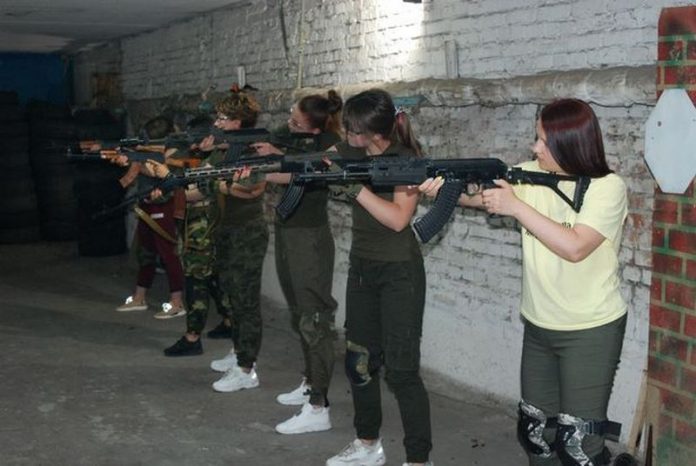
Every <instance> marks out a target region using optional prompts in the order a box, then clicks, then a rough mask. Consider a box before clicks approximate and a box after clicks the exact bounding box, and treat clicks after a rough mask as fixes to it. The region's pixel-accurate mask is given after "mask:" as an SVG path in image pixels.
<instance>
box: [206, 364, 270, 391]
mask: <svg viewBox="0 0 696 466" xmlns="http://www.w3.org/2000/svg"><path fill="white" fill-rule="evenodd" d="M258 386H259V378H258V376H257V375H256V371H255V370H254V369H253V368H252V369H251V370H250V371H249V372H244V371H243V370H242V368H241V367H239V366H234V367H233V368H232V369H230V370H228V371H227V372H225V375H223V376H222V378H221V379H220V380H218V381H217V382H215V383H213V389H214V390H215V391H216V392H223V393H228V392H236V391H239V390H243V389H245V388H256V387H258Z"/></svg>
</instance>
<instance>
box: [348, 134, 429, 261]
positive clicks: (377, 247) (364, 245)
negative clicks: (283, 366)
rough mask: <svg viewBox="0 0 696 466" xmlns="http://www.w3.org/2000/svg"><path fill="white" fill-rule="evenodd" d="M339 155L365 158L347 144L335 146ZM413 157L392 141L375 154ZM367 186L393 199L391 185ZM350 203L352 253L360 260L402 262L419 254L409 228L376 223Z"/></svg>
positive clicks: (390, 199)
mask: <svg viewBox="0 0 696 466" xmlns="http://www.w3.org/2000/svg"><path fill="white" fill-rule="evenodd" d="M336 148H337V149H338V154H339V156H340V157H342V158H346V159H360V158H364V157H365V152H364V151H362V150H358V149H356V148H353V147H350V146H349V145H348V144H347V143H345V142H344V143H340V144H338V145H337V146H336ZM397 155H398V156H402V157H414V156H415V155H416V154H415V152H414V151H413V150H412V149H408V148H406V147H404V146H403V145H401V144H392V145H391V146H389V147H388V148H387V150H386V151H384V153H383V154H381V155H379V156H377V157H388V156H397ZM370 189H371V190H372V192H373V193H375V194H376V195H377V196H379V197H381V198H382V199H385V200H387V201H390V202H391V201H393V200H394V188H393V187H389V186H387V187H375V186H370ZM352 204H353V228H352V231H353V243H352V244H351V249H350V254H351V256H355V257H360V258H363V259H371V260H377V261H384V262H401V261H408V260H411V259H414V258H416V257H420V256H421V251H420V246H419V245H418V241H417V240H416V236H415V235H414V233H413V230H412V229H411V228H410V227H406V228H404V229H403V230H401V231H399V232H397V231H394V230H392V229H391V228H388V227H386V226H384V225H382V224H381V223H379V222H378V221H377V220H376V219H375V218H374V217H373V216H372V215H370V213H369V212H368V211H367V210H366V209H365V208H363V207H362V206H361V205H360V204H359V203H358V202H357V201H352Z"/></svg>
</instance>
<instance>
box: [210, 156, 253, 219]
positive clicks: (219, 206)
mask: <svg viewBox="0 0 696 466" xmlns="http://www.w3.org/2000/svg"><path fill="white" fill-rule="evenodd" d="M226 154H227V152H226V151H224V150H215V151H213V153H212V154H211V155H210V157H209V158H208V162H209V163H210V164H211V165H212V166H217V165H221V164H223V163H224V162H225V156H226ZM258 182H259V180H258V179H249V180H244V181H243V182H240V184H246V185H251V184H256V183H258ZM214 192H217V190H215V191H214ZM213 201H214V202H215V203H216V208H214V210H216V211H218V212H219V214H220V224H222V225H227V226H244V225H248V224H249V223H251V222H257V221H258V222H263V221H264V217H263V196H259V197H257V198H254V199H241V198H239V197H234V196H229V195H225V194H222V193H217V196H215V197H213Z"/></svg>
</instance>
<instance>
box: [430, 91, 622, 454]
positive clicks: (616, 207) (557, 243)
mask: <svg viewBox="0 0 696 466" xmlns="http://www.w3.org/2000/svg"><path fill="white" fill-rule="evenodd" d="M536 132H537V140H536V142H535V143H534V146H533V148H532V149H533V151H534V154H535V156H536V157H535V158H536V160H534V161H532V162H527V163H523V164H521V165H520V166H521V167H522V168H524V169H525V170H534V171H543V172H552V173H558V174H568V175H580V176H588V177H590V178H591V182H590V185H589V187H588V189H587V192H586V193H585V198H584V202H583V205H582V208H581V209H580V212H575V211H573V210H572V209H571V208H570V207H569V206H568V205H567V204H565V202H564V201H562V200H561V199H560V197H558V196H557V195H556V194H555V193H554V192H553V191H551V190H550V189H548V188H546V187H543V186H535V185H521V186H511V185H510V184H509V183H507V182H506V181H504V180H496V181H495V183H496V185H497V188H498V189H486V190H484V191H482V192H481V193H480V194H477V195H474V196H468V195H462V197H461V198H460V204H461V205H463V206H468V207H478V208H483V209H485V210H487V211H488V212H489V213H492V214H498V215H508V216H511V217H514V218H515V219H516V220H517V221H518V222H519V224H520V225H521V229H522V251H523V255H522V257H523V260H522V266H523V275H522V282H523V283H522V307H521V313H522V317H523V319H524V326H525V327H524V343H523V349H522V378H521V381H522V400H521V401H520V405H519V408H520V409H519V421H518V434H519V438H520V442H521V444H522V446H523V447H524V449H525V450H526V451H527V453H528V455H529V463H530V465H535V466H536V465H545V466H546V465H563V466H575V465H583V466H588V465H589V466H597V465H603V464H609V461H610V459H611V458H610V455H609V451H608V450H607V449H606V447H605V446H604V438H605V436H606V435H609V434H617V432H616V430H617V427H618V426H617V425H616V424H615V423H612V422H609V421H608V420H607V405H608V403H609V396H610V394H611V389H612V386H613V382H614V375H615V373H616V368H617V366H618V363H619V358H620V354H621V347H622V343H623V336H624V332H625V328H626V303H625V302H624V300H623V299H622V297H621V294H620V290H619V285H620V279H619V274H618V270H619V262H618V252H619V245H620V241H621V234H622V227H623V223H624V220H625V219H626V215H627V199H626V185H625V184H624V182H623V181H622V180H621V178H619V177H618V176H617V175H616V174H614V173H613V172H612V171H611V170H610V169H609V167H608V165H607V162H606V159H605V155H604V145H603V143H602V134H601V130H600V127H599V123H598V121H597V117H596V115H595V114H594V112H593V111H592V109H591V107H590V106H589V105H588V104H587V103H585V102H583V101H581V100H577V99H562V100H557V101H555V102H552V103H551V104H549V105H547V106H545V107H544V108H543V109H542V111H541V114H540V117H539V119H538V121H537V125H536ZM441 185H442V180H440V179H430V180H427V181H426V182H424V183H423V184H422V185H421V186H420V189H421V191H423V192H424V193H426V194H427V195H429V196H434V195H435V194H436V193H437V191H438V190H439V188H440V186H441ZM559 187H560V188H561V189H563V190H568V192H569V193H572V189H573V188H574V185H573V184H572V183H571V182H563V183H561V185H560V186H559Z"/></svg>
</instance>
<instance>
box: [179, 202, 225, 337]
mask: <svg viewBox="0 0 696 466" xmlns="http://www.w3.org/2000/svg"><path fill="white" fill-rule="evenodd" d="M212 228H213V225H212V219H211V218H210V216H209V214H208V211H207V208H195V207H193V208H189V210H188V211H187V217H186V224H185V231H184V248H183V249H184V251H183V255H182V258H183V263H184V275H185V278H186V309H187V313H186V332H187V333H195V334H197V335H200V334H201V332H203V329H205V324H206V321H207V319H208V309H209V307H210V298H211V297H212V298H213V301H214V302H215V305H216V307H217V312H218V314H220V315H221V316H223V318H230V321H231V322H233V320H232V319H231V303H230V299H229V296H227V295H226V294H225V293H224V292H223V291H222V290H221V289H220V286H219V283H218V277H217V275H216V274H215V271H214V266H215V260H216V255H215V243H214V241H213V233H212V231H211V230H212ZM233 327H234V324H233ZM232 334H233V335H234V334H235V331H234V328H233V332H232Z"/></svg>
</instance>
